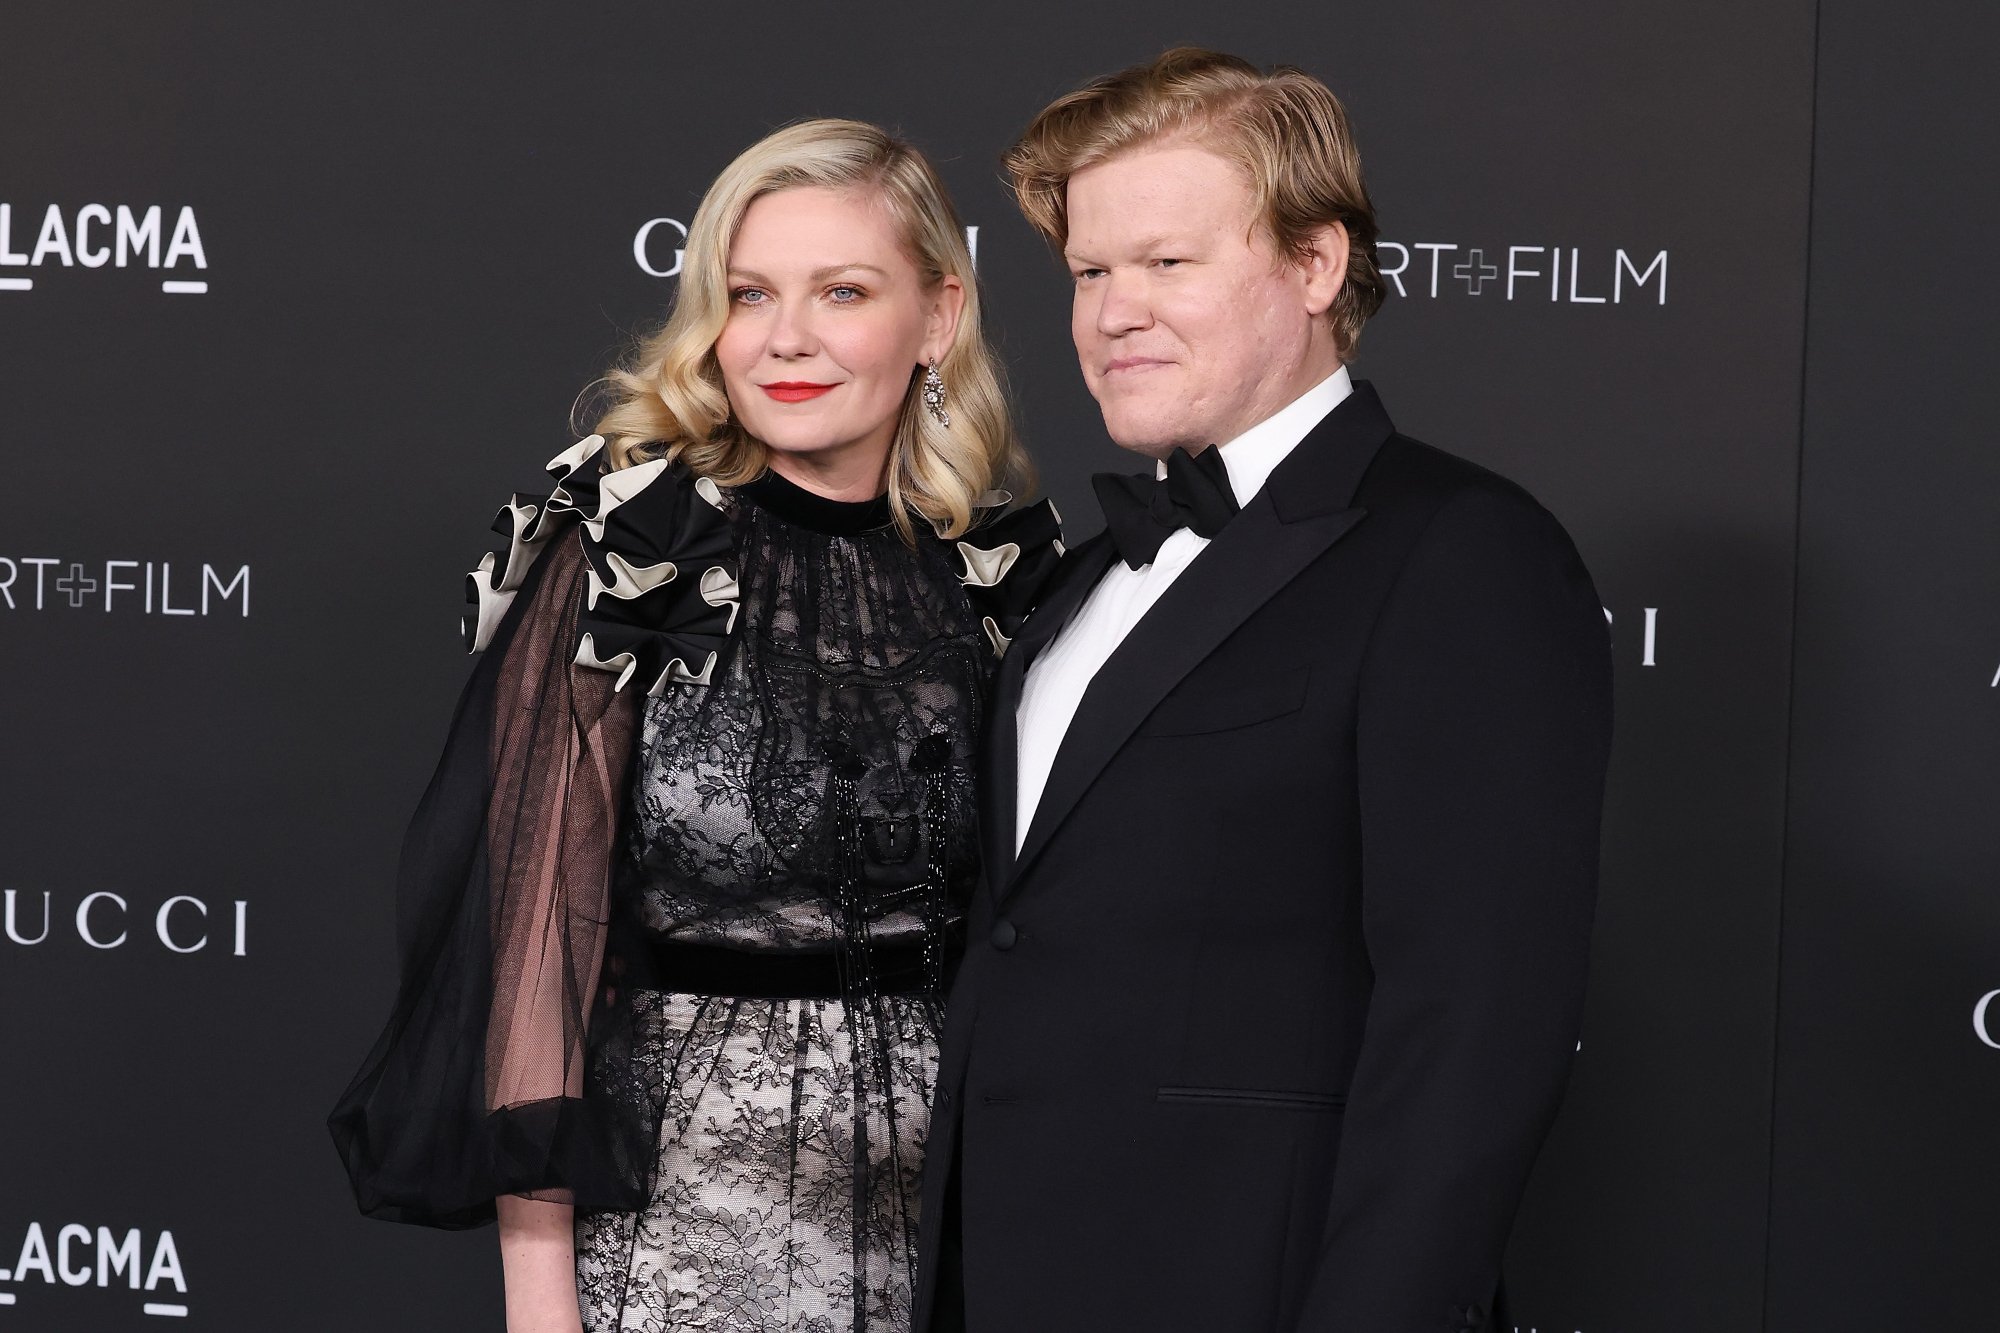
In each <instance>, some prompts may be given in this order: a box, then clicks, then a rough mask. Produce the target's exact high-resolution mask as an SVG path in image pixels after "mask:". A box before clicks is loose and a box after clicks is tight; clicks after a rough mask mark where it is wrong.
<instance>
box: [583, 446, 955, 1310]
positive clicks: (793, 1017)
mask: <svg viewBox="0 0 2000 1333" xmlns="http://www.w3.org/2000/svg"><path fill="white" fill-rule="evenodd" d="M802 494H803V493H800V492H797V491H795V490H791V489H787V488H785V487H784V486H783V484H782V483H774V482H773V480H772V479H767V480H766V482H764V483H760V484H758V485H756V486H753V487H750V488H745V489H744V490H741V491H737V492H731V493H727V494H725V495H723V496H722V497H721V513H722V515H723V516H724V517H725V518H726V520H727V521H728V523H729V524H730V526H731V528H732V530H733V533H734V551H735V557H736V560H735V563H736V569H737V578H736V582H737V587H736V589H735V591H736V593H737V596H738V598H739V605H740V613H739V614H740V619H739V621H738V623H737V624H736V626H735V628H734V630H733V632H732V633H731V635H730V638H729V641H728V644H727V646H726V647H725V648H724V649H723V651H722V653H721V656H720V658H719V660H718V661H717V663H716V665H715V667H714V670H713V672H712V673H711V678H710V680H709V681H708V683H707V684H705V685H701V684H692V683H688V682H685V681H682V682H676V683H671V684H669V685H667V686H666V687H665V688H663V689H662V690H661V691H660V692H659V693H657V694H656V695H654V696H653V697H651V698H649V699H647V700H646V702H645V709H644V713H643V716H642V719H641V723H640V735H639V739H638V746H637V755H636V758H635V762H634V767H633V771H632V780H631V785H630V788H629V791H628V794H627V798H626V806H625V810H624V813H623V815H622V817H621V819H620V829H621V833H620V838H621V850H620V853H619V855H618V857H617V863H616V865H615V866H614V869H613V875H614V890H613V894H612V899H613V903H612V912H613V916H614V923H613V926H612V932H611V933H612V943H611V944H610V946H609V948H608V952H607V962H606V976H607V978H608V979H609V983H610V984H609V986H608V988H607V995H608V996H609V997H611V1003H612V1005H613V1007H615V1008H616V1009H617V1010H620V1011H622V1012H617V1013H614V1014H613V1015H612V1018H613V1020H614V1023H613V1025H614V1026H616V1027H617V1028H618V1030H619V1031H620V1032H621V1033H622V1037H621V1039H620V1040H618V1041H617V1042H615V1043H611V1044H607V1045H604V1046H603V1047H601V1050H603V1051H611V1052H615V1057H616V1058H615V1059H611V1060H606V1061H603V1062H602V1063H603V1067H602V1068H600V1069H598V1070H596V1071H595V1074H596V1075H597V1076H600V1077H603V1078H620V1079H624V1080H626V1081H627V1083H628V1084H629V1085H636V1086H635V1092H636V1094H637V1099H638V1100H641V1101H644V1102H649V1103H650V1104H651V1106H652V1107H653V1108H654V1110H655V1113H656V1116H657V1123H658V1127H659V1128H658V1137H657V1154H656V1157H655V1160H654V1163H653V1170H652V1173H651V1178H650V1180H649V1182H648V1198H647V1202H646V1204H645V1206H644V1207H643V1208H642V1209H640V1210H639V1211H637V1212H615V1211H613V1212H595V1213H589V1212H580V1213H579V1215H578V1225H577V1280H578V1291H579V1296H580V1300H581V1306H582V1309H583V1314H584V1324H585V1327H586V1328H588V1329H590V1330H592V1331H593V1333H605V1331H607V1330H620V1331H621V1333H642V1331H643V1333H662V1331H663V1330H669V1329H671V1330H683V1329H686V1330H714V1331H716V1333H724V1331H728V1333H734V1331H736V1330H746V1331H747V1330H760V1331H763V1330H771V1331H775V1330H784V1331H785V1333H832V1330H834V1329H836V1328H837V1329H841V1330H849V1329H866V1330H871V1331H873V1330H880V1331H881V1333H901V1330H906V1329H907V1328H908V1327H909V1325H910V1320H911V1288H912V1282H913V1277H914V1272H915V1254H914V1246H915V1242H916V1225H915V1214H916V1206H917V1192H918V1171H919V1168H920V1165H921V1161H922V1151H923V1141H924V1135H925V1131H926V1128H927V1125H928V1116H929V1110H928V1108H929V1105H930V1093H931V1087H932V1083H933V1080H934V1077H935V1071H936V1061H937V1031H938V1007H937V1004H938V1002H937V996H936V989H937V985H938V983H940V982H941V970H942V961H943V955H944V952H945V949H944V941H945V939H946V937H947V936H948V934H949V932H950V931H951V930H952V928H953V925H954V923H955V921H956V920H957V918H958V916H959V914H960V911H961V908H962V905H963V903H964V901H965V899H966V898H967V897H968V896H969V894H970V892H971V890H972V886H973V884H974V882H975V879H976V876H977V873H978V865H977V853H976V846H977V840H976V836H975V832H976V830H975V828H974V806H973V785H972V784H973V746H974V743H975V739H976V737H977V735H978V732H979V714H980V700H981V695H982V692H983V690H984V687H985V679H986V674H987V672H988V671H989V670H990V666H991V662H992V650H991V648H990V647H989V645H988V643H987V640H986V637H985V634H984V632H983V630H982V628H981V624H980V618H979V615H978V613H977V612H976V611H975V610H974V608H973V605H972V603H971V601H970V600H969V598H968V596H967V595H966V593H965V591H964V589H963V587H962V585H961V582H960V577H959V573H958V570H957V568H956V561H955V558H954V556H953V553H952V551H951V549H950V548H949V547H947V546H946V545H945V544H944V543H942V542H937V541H932V540H920V541H918V542H917V543H916V544H915V545H914V546H912V545H910V544H909V543H906V542H905V541H904V540H903V539H902V538H901V537H900V536H899V535H898V534H897V533H896V532H895V530H894V529H893V528H891V527H888V526H886V522H887V511H886V507H885V506H884V505H880V504H875V505H839V506H836V505H833V504H832V502H826V501H815V500H814V499H812V498H806V499H803V500H802V499H801V498H800V497H801V496H802ZM663 943H664V944H666V945H672V946H699V947H703V948H707V949H711V950H713V949H726V950H733V951H737V953H738V954H742V955H762V956H765V957H781V958H782V957H791V958H796V957H798V956H800V955H818V956H821V957H827V956H832V957H834V958H836V959H837V960H838V962H839V974H840V977H841V983H842V991H843V994H842V996H841V998H838V999H745V998H721V997H716V996H702V995H699V994H686V993H682V988H680V987H677V986H676V985H675V982H674V977H673V974H672V962H671V960H672V958H673V957H674V955H673V954H672V953H671V952H659V950H660V947H661V945H662V944H663ZM649 950H651V951H653V952H655V953H657V954H658V956H659V957H660V958H662V959H665V960H667V961H665V962H662V963H659V964H658V965H657V966H655V967H654V968H653V969H652V970H651V971H650V972H648V971H646V970H645V969H644V967H643V966H642V965H641V960H640V958H639V955H642V954H645V953H646V952H647V951H649ZM884 951H894V953H895V956H897V957H908V956H911V955H912V954H917V955H921V956H922V957H924V958H925V959H926V960H927V961H928V963H929V964H930V966H931V974H930V980H931V983H932V984H931V985H929V986H926V987H924V988H922V989H920V990H918V991H916V992H914V993H906V994H882V993H879V990H878V988H877V987H876V986H875V985H874V984H873V981H874V968H875V963H876V959H877V958H878V957H879V956H882V955H883V954H884ZM726 956H728V957H735V956H736V954H730V955H726ZM635 976H640V977H643V978H644V981H643V983H642V985H643V987H644V988H635V989H632V990H631V991H630V993H629V994H628V995H625V996H624V997H623V998H622V999H620V998H618V992H619V990H620V986H619V982H618V979H619V978H621V977H625V978H628V979H629V978H631V977H635ZM753 993H754V992H753ZM599 1017H600V1018H603V1017H604V1015H603V1014H600V1016H599ZM593 1025H594V1027H596V1028H597V1029H598V1030H603V1028H604V1026H605V1025H603V1024H600V1023H598V1021H597V1020H593Z"/></svg>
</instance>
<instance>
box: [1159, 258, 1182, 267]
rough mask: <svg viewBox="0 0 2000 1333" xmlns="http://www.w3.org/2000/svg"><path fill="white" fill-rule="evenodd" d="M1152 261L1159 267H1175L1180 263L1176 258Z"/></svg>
mask: <svg viewBox="0 0 2000 1333" xmlns="http://www.w3.org/2000/svg"><path fill="white" fill-rule="evenodd" d="M1153 262H1154V263H1155V264H1158V265H1159V266H1160V267H1161V268H1177V267H1179V266H1180V263H1181V261H1180V260H1178V259H1155V260H1154V261H1153Z"/></svg>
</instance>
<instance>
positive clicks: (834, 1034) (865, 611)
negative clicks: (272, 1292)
mask: <svg viewBox="0 0 2000 1333" xmlns="http://www.w3.org/2000/svg"><path fill="white" fill-rule="evenodd" d="M609 383H610V385H611V387H612V397H613V401H612V403H611V406H610V408H609V410H608V411H607V412H606V413H605V414H604V416H603V418H602V419H601V420H600V421H599V422H598V423H597V431H596V434H594V435H592V436H591V437H590V438H588V439H586V440H584V441H583V442H581V443H580V444H578V445H576V446H574V447H573V448H571V449H569V450H567V451H565V452H564V453H562V454H560V455H558V456H557V457H556V459H555V460H554V461H553V462H552V463H551V464H550V471H551V472H552V474H554V475H555V477H556V482H557V484H556V487H555V490H554V491H553V493H552V494H551V495H549V496H548V497H547V498H546V499H537V500H529V499H524V498H523V497H520V496H516V497H515V498H514V500H513V502H512V503H511V504H509V505H508V506H507V507H506V508H504V509H503V510H502V511H501V514H500V518H499V520H498V522H497V523H496V524H495V528H496V530H497V531H499V532H500V533H501V534H502V535H503V536H504V537H505V538H506V541H505V543H504V544H503V545H502V546H501V548H500V549H498V550H496V551H495V552H494V553H492V554H491V555H489V556H487V558H486V559H485V560H484V561H482V562H481V565H480V567H479V569H478V570H476V571H475V572H474V574H473V577H472V588H473V602H474V610H473V612H472V613H471V614H470V615H469V616H468V617H467V630H468V634H469V636H470V638H471V639H472V643H473V647H474V648H475V650H477V649H484V650H485V656H484V658H483V659H482V660H481V662H480V664H479V666H478V667H477V668H476V670H475V672H474V674H473V678H472V680H471V682H470V684H469V685H468V686H467V689H466V693H465V696H464V698H463V699H462V700H461V702H460V705H459V711H458V715H457V719H456V721H455V723H454V725H453V729H452V733H451V736H450V739H449V742H448V745H447V749H446V753H445V756H444V759H443V761H442V763H441V764H440V766H439V770H438V774H437V776H436V778H435V779H434V780H433V782H432V785H431V788H430V790H429V792H428V793H427V794H426V796H425V799H424V802H423V805H422V806H421V807H420V809H419V811H418V814H417V817H416V820H415V822H414V824H413V826H412V828H411V830H410V834H409V838H408V840H407V842H406V844H405V848H404V857H403V864H402V872H401V873H402V885H401V895H402V903H403V910H402V924H403V927H404V929H403V932H402V933H403V939H404V941H405V946H404V947H405V954H404V981H403V986H402V990H401V993H400V995H399V998H398V1002H397V1007H396V1011H395V1014H394V1017H393V1018H392V1020H391V1022H390V1025H389V1028H388V1030H387V1031H386V1032H385V1033H384V1035H383V1037H382V1039H381V1040H380V1041H379V1042H378V1043H377V1045H376V1048H375V1050H374V1051H373V1053H372V1054H371V1055H370V1057H369V1059H368V1061H367V1063H366V1065H365V1066H364V1067H363V1069H362V1071H361V1073H360V1074H359V1075H358V1076H357V1078H356V1080H355V1082H354V1084H353V1085H352V1086H351V1087H350V1088H349V1089H348V1091H347V1093H346V1095H345V1096H344V1097H343V1098H342V1100H341V1103H340V1105H339V1107H338V1108H337V1109H336V1110H335V1112H334V1115H333V1119H332V1127H333V1130H334V1136H335V1139H336V1141H337V1142H338V1144H339V1146H340V1148H341V1151H342V1154H343V1156H344V1157H345V1158H346V1161H347V1166H348V1171H349V1174H350V1176H351V1178H352V1180H353V1183H354V1188H355V1191H356V1196H357V1198H358V1200H359V1202H360V1204H361V1207H362V1209H363V1211H364V1212H367V1213H369V1214H371V1215H373V1216H379V1217H386V1218H392V1219H397V1220H403V1221H413V1222H422V1223H428V1224H431V1225H437V1226H448V1227H460V1226H471V1225H476V1224H478V1223H481V1222H483V1221H485V1220H487V1219H488V1218H491V1217H494V1216H495V1215H496V1214H497V1216H498V1218H499V1222H500V1232H501V1247H502V1257H503V1262H504V1269H505V1274H506V1283H507V1310H508V1325H509V1327H510V1328H511V1329H514V1330H516V1331H517V1333H519V1331H520V1330H528V1329H534V1330H541V1329H575V1328H578V1327H579V1326H581V1327H583V1328H588V1329H592V1330H602V1329H622V1330H667V1329H675V1330H679V1329H703V1330H736V1329H760V1330H761V1329H784V1330H814V1331H817V1330H827V1331H828V1333H830V1331H831V1330H833V1329H835V1328H840V1329H848V1328H866V1329H869V1330H883V1331H884V1333H887V1331H888V1330H898V1329H904V1328H907V1327H908V1326H909V1322H910V1306H911V1284H912V1275H913V1272H914V1262H913V1249H914V1244H915V1239H916V1226H915V1219H914V1208H915V1202H916V1194H917V1176H918V1170H919V1166H920V1160H921V1152H922V1144H923V1139H924V1132H925V1129H926V1125H927V1118H928V1108H929V1104H930V1095H931V1088H932V1083H933V1078H934V1075H935V1069H936V1054H937V1045H936V1041H937V1031H938V1019H939V1014H938V1006H939V997H940V995H941V994H942V990H943V985H944V980H945V974H946V972H947V970H948V968H949V965H950V962H951V958H952V954H953V950H954V945H955V938H956V937H955V934H954V931H955V928H956V925H957V922H958V919H959V915H960V905H961V903H962V902H963V901H964V899H965V897H966V895H967V894H969V893H970V891H971V889H972V887H973V885H974V882H975V880H976V877H977V874H978V865H977V854H976V839H975V829H974V822H975V814H974V808H973V793H972V789H971V773H972V761H973V754H972V749H973V744H974V738H975V736H976V735H977V734H978V729H979V721H980V710H981V700H982V696H983V694H984V689H985V684H986V677H987V675H988V673H989V668H990V664H991V662H992V661H993V659H994V657H995V655H996V653H997V652H998V651H999V650H1001V649H1004V647H1005V643H1006V637H1007V635H1009V634H1010V633H1011V632H1012V630H1013V627H1014V625H1015V624H1016V623H1017V622H1018V620H1019V617H1020V615H1021V614H1022V613H1023V612H1024V610H1025V606H1026V600H1027V597H1028V595H1029V593H1030V591H1031V587H1030V585H1032V584H1035V583H1038V582H1039V581H1040V580H1041V578H1043V577H1046V574H1047V572H1048V570H1049V568H1050V567H1051V566H1052V564H1053V562H1054V560H1055V559H1056V558H1057V556H1058V555H1059V554H1060V546H1059V544H1058V543H1057V541H1056V535H1057V534H1056V529H1055V518H1054V512H1053V510H1052V509H1050V508H1049V507H1048V506H1047V505H1046V504H1045V503H1044V504H1042V505H1039V506H1036V507H1034V508H1030V509H1026V510H1020V511H1016V512H1015V513H1013V514H1010V515H1007V516H1006V517H1004V518H1001V517H998V510H997V505H996V500H995V497H993V496H991V495H988V494H985V493H986V492H987V489H988V487H989V485H991V484H992V482H993V481H995V480H996V479H997V478H998V477H1000V476H1001V475H1002V474H1004V473H1006V472H1008V471H1010V470H1017V469H1018V468H1019V466H1020V464H1021V457H1020V453H1019V448H1018V445H1017V444H1016V442H1015V439H1014V435H1013V431H1012V427H1011V425H1010V423H1009V420H1008V417H1007V413H1006V409H1005V405H1004V402H1003V398H1002V394H1001V389H1000V381H999V376H998V370H997V365H996V363H995V361H994V358H993V356H992V354H991V353H990V352H989V351H988V350H987V348H986V345H985V343H984V342H983V340H982V339H981V336H980V327H979V311H978V296H977V290H976V287H975V284H974V280H973V275H972V264H971V259H970V257H969V255H968V254H967V252H966V247H965V242H964V231H963V228H962V227H961V226H960V224H959V222H958V219H957V217H956V215H955V213H954V211H953V209H952V206H951V204H950V202H949V200H948V199H947V197H946V195H945V193H944V189H943V186H942V184H941V183H940V182H939V181H938V179H937V176H936V174H935V172H934V171H933V170H932V169H931V167H930V165H929V164H928V163H927V162H926V161H925V160H924V159H923V157H922V156H921V155H919V154H918V153H917V152H916V151H915V150H914V149H913V148H911V147H910V146H909V145H907V144H904V143H901V142H899V141H897V140H895V139H892V138H890V137H889V136H887V135H886V134H884V133H883V132H882V131H880V130H878V129H875V128H874V127H872V126H868V125H863V124H857V123H854V122H851V121H813V122H809V123H806V124H801V125H795V126H792V127H789V128H787V129H784V130H780V131H779V132H777V133H776V134H773V135H771V136H770V137H769V138H767V139H765V140H764V141H763V142H761V143H759V144H757V145H756V146H754V147H753V148H751V149H750V150H749V151H748V152H746V153H744V154H743V155H742V156H741V157H740V158H738V159H737V160H736V161H735V162H734V163H732V164H731V165H730V166H729V168H728V169H727V170H726V171H724V172H723V174H722V176H721V177H720V178H719V179H718V180H717V181H716V182H715V184H714V186H713V187H711V188H710V190H709V192H708V195H707V197H706V198H705V199H704V200H703V201H702V204H701V207H700V209H699V211H697V213H696V214H695V218H694V223H693V225H692V227H691V228H690V230H689V238H688V247H687V261H686V265H685V270H684V274H683V276H682V279H681V287H680V294H679V299H678V301H677V303H676V307H675V309H674V312H673V315H672V318H671V319H670V320H669V321H668V323H667V325H666V327H665V328H664V329H663V330H662V331H661V332H660V333H659V334H658V335H657V336H655V337H654V338H652V339H651V340H650V341H648V342H647V343H646V344H645V345H644V346H643V347H642V348H641V349H640V350H639V352H638V354H637V356H636V358H635V360H634V362H633V364H632V365H631V366H630V367H629V368H627V369H623V370H618V371H614V372H613V373H612V375H611V376H610V379H609ZM998 503H1004V497H1002V498H1001V499H1000V500H999V501H998Z"/></svg>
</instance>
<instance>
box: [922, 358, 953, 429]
mask: <svg viewBox="0 0 2000 1333" xmlns="http://www.w3.org/2000/svg"><path fill="white" fill-rule="evenodd" d="M924 410H925V411H927V412H929V413H930V414H931V415H932V416H933V417H935V418H937V424H938V425H940V426H949V425H950V424H951V413H949V412H947V411H945V410H944V376H942V375H940V374H938V368H937V362H935V361H933V362H931V363H930V364H929V365H928V366H925V367H924Z"/></svg>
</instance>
